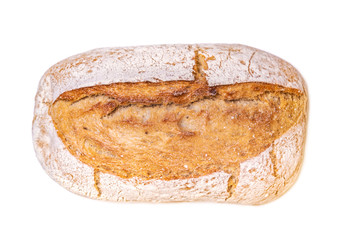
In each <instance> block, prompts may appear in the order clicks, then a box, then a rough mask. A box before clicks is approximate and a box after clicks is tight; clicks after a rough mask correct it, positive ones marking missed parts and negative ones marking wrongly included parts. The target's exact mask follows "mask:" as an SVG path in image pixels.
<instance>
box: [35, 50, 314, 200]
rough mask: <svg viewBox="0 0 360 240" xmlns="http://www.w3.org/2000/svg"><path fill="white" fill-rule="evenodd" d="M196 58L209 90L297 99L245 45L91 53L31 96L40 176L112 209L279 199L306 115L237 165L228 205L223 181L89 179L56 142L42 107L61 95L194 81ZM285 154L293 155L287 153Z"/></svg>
mask: <svg viewBox="0 0 360 240" xmlns="http://www.w3.org/2000/svg"><path fill="white" fill-rule="evenodd" d="M195 50H197V51H198V52H199V54H200V55H201V56H202V57H203V60H204V61H205V65H206V66H207V67H204V69H203V71H204V72H205V73H206V79H207V81H208V83H209V85H211V86H217V85H226V84H233V83H241V82H264V83H272V84H278V85H281V86H284V87H290V88H295V89H298V90H300V91H302V92H303V93H304V95H305V97H306V95H307V93H306V86H305V83H304V80H303V78H302V77H301V75H300V74H299V73H298V72H297V70H296V69H295V68H293V67H292V66H291V65H290V64H288V63H286V62H285V61H284V60H282V59H279V58H278V57H275V56H273V55H271V54H269V53H266V52H263V51H260V50H257V49H254V48H251V47H247V46H244V45H233V44H232V45H228V44H215V45H214V44H203V45H159V46H143V47H134V48H132V47H128V48H106V49H96V50H92V51H89V52H86V53H83V54H79V55H76V56H73V57H70V58H68V59H65V60H63V61H62V62H60V63H58V64H56V65H54V66H53V67H51V68H50V69H49V70H48V71H47V72H46V73H45V74H44V76H43V78H42V79H41V81H40V84H39V89H38V93H37V95H36V104H35V116H34V121H33V139H34V147H35V151H36V153H37V156H38V158H39V160H40V162H41V164H42V166H43V168H44V169H45V170H46V171H47V173H48V174H49V175H50V176H51V177H52V178H53V179H54V180H55V181H57V182H58V183H60V184H61V185H63V186H64V187H65V188H66V189H68V190H70V191H72V192H74V193H77V194H80V195H85V196H87V197H91V198H96V199H105V200H112V201H150V202H168V201H199V200H203V201H219V202H223V201H227V202H233V203H244V204H261V203H265V202H268V201H270V200H272V199H275V198H277V197H279V196H280V195H282V194H283V193H284V192H285V191H286V190H287V189H288V188H289V187H290V186H291V185H292V184H293V183H294V182H295V180H296V177H297V175H298V173H299V170H300V166H301V163H302V158H303V153H302V152H301V151H298V150H301V149H303V145H304V139H305V127H306V118H307V116H306V114H307V113H304V114H303V116H302V117H301V118H300V119H299V122H298V124H297V125H295V126H294V127H292V128H291V129H289V130H288V131H287V132H286V133H285V134H284V135H283V136H281V137H280V138H279V139H277V140H276V141H275V142H274V143H273V144H272V145H271V146H270V147H269V148H268V149H267V150H266V151H264V152H263V153H261V154H260V155H259V156H256V157H254V158H252V159H248V160H247V161H245V162H243V163H241V164H240V169H241V170H240V175H239V183H238V184H237V186H236V188H235V189H234V191H233V193H232V194H231V197H230V198H229V192H228V185H229V181H230V177H231V176H230V174H227V173H224V172H216V173H213V174H210V175H208V176H202V177H199V178H193V179H180V180H169V181H164V180H146V181H145V180H141V179H137V178H133V179H121V178H119V177H116V176H113V175H110V174H105V173H101V172H96V171H94V169H93V168H91V167H89V166H87V165H85V164H83V163H82V162H80V161H79V160H78V159H76V158H75V157H74V156H72V155H71V154H70V153H69V152H68V151H67V149H66V148H65V146H64V144H63V143H62V141H61V140H60V138H59V137H58V136H57V133H56V130H55V128H54V125H53V123H52V120H51V117H50V116H49V115H48V109H49V106H50V105H51V104H52V102H53V101H54V100H55V99H56V98H57V97H58V96H59V95H60V94H61V93H63V92H65V91H70V90H73V89H77V88H81V87H87V86H93V85H100V84H110V83H116V82H140V81H149V82H156V81H173V80H174V79H175V80H194V75H193V70H194V69H193V68H194V63H195V62H194V59H195ZM286 149H296V150H297V151H294V152H291V151H290V152H289V151H287V150H286Z"/></svg>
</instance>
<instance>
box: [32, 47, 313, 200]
mask: <svg viewBox="0 0 360 240" xmlns="http://www.w3.org/2000/svg"><path fill="white" fill-rule="evenodd" d="M307 101H308V100H307V92H306V86H305V83H304V81H303V79H302V77H301V75H300V74H299V73H298V72H297V70H296V69H295V68H294V67H292V66H291V65H290V64H288V63H286V62H285V61H283V60H281V59H279V58H277V57H275V56H273V55H271V54H268V53H266V52H263V51H260V50H257V49H253V48H250V47H247V46H243V45H226V44H218V45H210V44H203V45H159V46H144V47H128V48H106V49H96V50H92V51H89V52H87V53H83V54H79V55H76V56H74V57H71V58H68V59H66V60H64V61H62V62H60V63H58V64H56V65H54V66H53V67H51V68H50V69H49V70H48V71H47V72H46V73H45V75H44V76H43V78H42V80H41V82H40V85H39V89H38V93H37V96H36V103H35V116H34V121H33V138H34V146H35V150H36V153H37V156H38V158H39V160H40V162H41V164H42V166H43V167H44V169H45V170H46V171H47V172H48V174H49V175H50V176H51V177H52V178H53V179H54V180H56V181H57V182H59V183H60V184H61V185H63V186H64V187H65V188H67V189H68V190H70V191H72V192H75V193H78V194H80V195H84V196H87V197H91V198H96V199H105V200H112V201H151V202H168V201H218V202H231V203H243V204H262V203H266V202H269V201H271V200H273V199H276V198H278V197H279V196H281V195H282V194H283V193H284V192H286V191H287V190H288V189H289V187H290V186H292V185H293V183H294V182H295V180H296V178H297V176H298V174H299V171H300V168H301V164H302V159H303V152H304V142H305V136H306V121H307V105H308V103H307Z"/></svg>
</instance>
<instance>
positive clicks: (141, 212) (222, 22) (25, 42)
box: [0, 0, 360, 239]
mask: <svg viewBox="0 0 360 240" xmlns="http://www.w3.org/2000/svg"><path fill="white" fill-rule="evenodd" d="M356 2H358V1H346V0H342V1H315V0H314V1H227V0H221V1H210V0H207V1H195V0H193V1H187V0H183V1H170V0H168V1H156V0H148V1H135V0H134V1H128V2H126V1H105V0H102V1H90V0H89V1H75V0H73V1H65V0H63V1H1V3H0V20H1V21H0V26H1V28H0V34H1V37H0V42H1V44H0V48H1V49H0V50H1V51H0V61H1V62H0V66H1V69H0V73H1V75H0V76H1V80H0V81H1V85H0V90H1V94H0V97H1V106H0V109H1V118H0V121H1V124H0V127H1V129H0V136H1V138H0V139H1V141H2V142H1V145H0V146H1V155H0V158H1V160H0V161H1V162H0V167H1V168H0V170H1V171H0V177H1V180H0V183H1V185H0V201H1V202H0V220H1V223H0V239H75V238H77V239H360V230H359V227H360V217H359V216H360V207H359V205H360V197H359V192H360V187H359V185H360V180H359V179H360V178H359V176H360V155H359V149H360V139H359V136H360V127H359V122H360V117H359V112H360V100H359V89H360V76H359V70H360V59H359V56H360V47H359V43H360V37H359V32H360V17H359V16H360V7H359V6H357V5H356ZM164 43H167V44H171V43H242V44H246V45H250V46H253V47H256V48H259V49H262V50H265V51H268V52H270V53H273V54H275V55H278V56H280V57H282V58H283V59H285V60H287V61H289V62H290V63H292V64H293V65H294V66H295V67H296V68H298V70H299V71H300V72H301V73H302V74H303V76H304V77H305V79H306V81H307V83H308V88H309V92H310V119H309V120H310V122H309V126H308V127H309V130H308V139H307V146H306V156H305V164H304V166H303V169H302V172H301V175H300V178H299V179H298V182H297V183H296V184H295V186H294V187H293V188H292V189H291V190H290V191H289V192H288V193H287V194H285V195H284V196H283V197H282V198H280V199H279V200H277V201H275V202H272V203H270V204H266V205H263V206H256V207H253V206H241V205H228V204H214V203H177V204H128V203H127V204H123V203H110V202H102V201H95V200H90V199H86V198H84V197H80V196H77V195H75V194H72V193H70V192H68V191H67V190H65V189H63V188H62V187H60V186H59V185H58V184H57V183H55V182H54V181H53V180H51V179H50V178H49V177H48V176H47V174H46V173H45V172H44V171H43V169H42V168H41V166H40V164H39V163H38V161H37V159H36V156H35V153H34V151H33V146H32V137H31V122H32V117H33V107H34V96H35V93H36V90H37V85H38V81H39V79H40V78H41V76H42V74H43V73H44V72H45V71H46V70H47V69H48V68H49V67H50V66H51V65H53V64H55V63H56V62H58V61H60V60H62V59H64V58H66V57H68V56H71V55H74V54H76V53H80V52H83V51H87V50H90V49H93V48H98V47H109V46H132V45H148V44H164Z"/></svg>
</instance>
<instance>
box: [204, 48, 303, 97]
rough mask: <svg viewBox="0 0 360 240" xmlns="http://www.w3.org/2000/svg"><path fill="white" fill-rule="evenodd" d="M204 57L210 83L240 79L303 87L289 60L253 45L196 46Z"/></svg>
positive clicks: (238, 81)
mask: <svg viewBox="0 0 360 240" xmlns="http://www.w3.org/2000/svg"><path fill="white" fill-rule="evenodd" d="M199 49H200V51H199V53H200V54H203V55H204V56H205V58H206V59H208V61H207V65H208V69H204V72H205V73H206V75H207V81H208V83H209V85H210V86H216V85H220V84H233V83H240V82H265V83H271V84H279V85H282V86H284V87H289V88H296V89H299V90H301V91H305V88H304V84H305V82H304V80H303V78H302V76H301V75H300V73H299V72H298V71H297V70H296V69H295V68H294V67H293V66H291V65H290V64H289V63H288V62H286V61H284V60H282V59H281V58H278V57H275V56H274V55H272V54H270V53H267V52H264V51H261V50H259V49H256V48H252V47H248V46H244V45H239V44H226V45H213V44H205V45H200V46H199Z"/></svg>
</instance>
